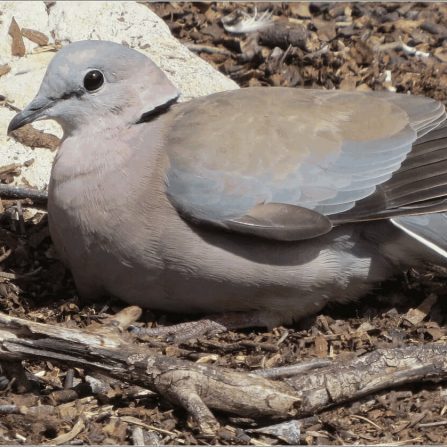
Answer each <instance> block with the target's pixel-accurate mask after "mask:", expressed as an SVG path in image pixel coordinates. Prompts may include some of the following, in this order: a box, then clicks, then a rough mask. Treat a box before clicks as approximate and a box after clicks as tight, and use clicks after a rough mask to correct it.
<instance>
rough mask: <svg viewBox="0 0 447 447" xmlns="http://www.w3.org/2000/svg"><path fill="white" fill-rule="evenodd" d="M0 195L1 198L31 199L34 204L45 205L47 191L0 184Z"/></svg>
mask: <svg viewBox="0 0 447 447" xmlns="http://www.w3.org/2000/svg"><path fill="white" fill-rule="evenodd" d="M0 197H1V198H2V199H18V200H21V199H31V200H32V201H33V202H34V203H36V204H44V205H46V203H47V200H48V193H47V192H46V191H39V190H38V189H32V188H23V187H21V186H12V185H3V184H0Z"/></svg>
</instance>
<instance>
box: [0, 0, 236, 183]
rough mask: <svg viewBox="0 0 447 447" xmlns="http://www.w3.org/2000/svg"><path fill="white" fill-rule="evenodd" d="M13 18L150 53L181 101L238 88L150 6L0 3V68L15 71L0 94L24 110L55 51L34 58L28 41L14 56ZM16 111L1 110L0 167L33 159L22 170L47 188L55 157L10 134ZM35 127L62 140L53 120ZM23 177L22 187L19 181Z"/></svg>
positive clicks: (66, 39)
mask: <svg viewBox="0 0 447 447" xmlns="http://www.w3.org/2000/svg"><path fill="white" fill-rule="evenodd" d="M13 17H14V18H15V20H16V21H17V23H18V25H19V26H20V27H21V28H31V29H34V30H36V31H40V32H42V33H44V34H45V35H47V36H48V37H49V43H50V44H52V43H54V42H55V41H57V42H61V43H62V44H63V45H65V44H67V43H70V42H74V41H77V40H83V39H100V40H111V41H114V42H118V43H124V44H127V45H129V46H130V47H132V48H135V49H137V50H139V51H142V52H143V53H145V54H147V55H148V56H149V57H150V58H151V59H152V60H153V61H154V62H155V63H156V64H158V65H159V66H160V67H161V68H162V69H163V70H164V71H165V73H166V74H167V76H168V77H169V78H170V79H171V80H172V81H173V82H174V84H175V85H176V86H177V87H178V88H179V90H180V91H181V92H182V97H181V99H182V100H188V99H191V98H193V97H196V96H202V95H208V94H211V93H214V92H217V91H222V90H231V89H235V88H238V87H237V84H236V83H234V82H233V81H231V80H230V79H228V78H226V77H225V76H224V75H222V74H221V73H219V72H218V71H217V70H215V69H214V68H213V67H211V66H210V65H209V64H208V63H206V62H205V61H203V60H202V59H200V58H199V57H198V56H196V55H195V54H193V53H191V52H190V51H189V50H188V49H187V48H186V47H185V46H183V45H182V44H181V43H180V42H178V41H177V40H176V39H175V38H174V37H172V35H171V33H170V31H169V28H168V26H167V25H166V24H165V23H164V22H163V21H162V20H161V19H160V18H159V17H158V16H157V15H156V14H154V13H153V12H152V11H151V10H150V9H149V8H148V7H147V6H145V5H142V4H140V3H136V2H114V1H105V2H74V1H59V2H56V4H55V5H53V6H51V7H50V8H48V9H47V7H46V6H45V4H44V2H40V1H39V2H37V1H33V2H29V1H17V2H1V3H0V64H4V63H8V64H9V65H10V66H11V71H10V73H8V74H7V75H4V76H2V77H0V94H1V95H4V96H6V97H7V99H8V100H9V101H11V102H13V103H14V105H15V106H16V107H19V108H23V107H24V106H25V105H26V104H28V103H29V102H30V100H31V99H32V98H33V97H34V96H35V94H36V93H37V90H38V88H39V85H40V83H41V81H42V78H43V76H44V74H45V70H46V67H47V65H48V62H49V61H50V60H51V58H52V57H53V56H54V53H53V52H44V53H37V54H33V52H34V51H35V50H36V49H37V45H36V44H34V43H33V42H30V41H29V40H28V39H26V38H24V42H25V47H26V56H25V57H23V58H19V57H13V56H11V37H10V36H9V35H8V29H9V25H10V23H11V20H12V18H13ZM13 116H14V112H12V111H10V110H8V109H7V108H4V107H3V108H0V129H1V131H0V166H2V165H5V164H9V163H12V162H17V161H25V160H29V159H30V158H34V159H35V163H34V164H33V165H32V166H31V167H30V168H27V169H25V168H24V170H23V174H24V177H25V178H26V180H27V181H28V182H29V183H31V184H33V185H35V186H37V187H39V188H44V187H45V186H46V185H47V183H48V180H49V174H50V169H51V163H52V159H53V157H54V153H53V152H51V151H50V150H48V149H34V150H33V149H30V148H27V147H25V146H23V145H21V144H19V143H17V142H15V141H14V140H13V139H12V138H9V137H7V136H6V128H7V126H8V123H9V121H10V120H11V118H12V117H13ZM33 125H34V126H35V127H36V128H39V129H41V130H45V131H48V132H51V133H54V134H56V135H58V136H61V130H60V128H59V127H58V126H57V125H56V124H55V123H53V122H51V121H45V122H39V123H35V124H33ZM20 180H21V179H20V178H19V179H18V183H20Z"/></svg>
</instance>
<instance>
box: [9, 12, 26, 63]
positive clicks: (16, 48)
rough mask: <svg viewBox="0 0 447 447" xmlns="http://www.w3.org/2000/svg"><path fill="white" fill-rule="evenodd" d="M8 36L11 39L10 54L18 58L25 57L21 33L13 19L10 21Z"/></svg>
mask: <svg viewBox="0 0 447 447" xmlns="http://www.w3.org/2000/svg"><path fill="white" fill-rule="evenodd" d="M8 34H9V35H10V36H11V37H12V42H11V54H12V55H13V56H19V57H23V56H25V44H24V43H23V37H22V33H21V32H20V27H19V25H18V24H17V22H16V20H15V18H14V17H13V18H12V20H11V25H10V26H9V30H8Z"/></svg>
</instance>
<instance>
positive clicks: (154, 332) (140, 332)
mask: <svg viewBox="0 0 447 447" xmlns="http://www.w3.org/2000/svg"><path fill="white" fill-rule="evenodd" d="M278 323H279V321H278V319H277V318H275V315H273V314H272V313H270V312H260V311H254V312H228V313H224V314H219V315H211V316H209V317H208V318H204V319H200V320H196V321H188V322H185V323H179V324H174V325H172V326H159V327H155V328H144V327H138V326H130V332H131V334H133V335H134V336H136V337H137V338H140V339H147V338H149V337H150V338H153V337H162V338H163V339H164V340H166V341H170V342H176V343H180V342H185V341H187V340H190V339H192V338H197V337H200V336H204V335H215V334H218V333H220V332H226V331H228V330H233V329H244V328H249V327H268V328H272V327H275V326H276V325H278Z"/></svg>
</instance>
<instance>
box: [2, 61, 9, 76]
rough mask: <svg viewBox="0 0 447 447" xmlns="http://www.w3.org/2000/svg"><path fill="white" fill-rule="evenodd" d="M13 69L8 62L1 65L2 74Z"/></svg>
mask: <svg viewBox="0 0 447 447" xmlns="http://www.w3.org/2000/svg"><path fill="white" fill-rule="evenodd" d="M10 71H11V67H10V66H9V65H8V64H3V65H0V76H3V75H5V74H7V73H9V72H10Z"/></svg>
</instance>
